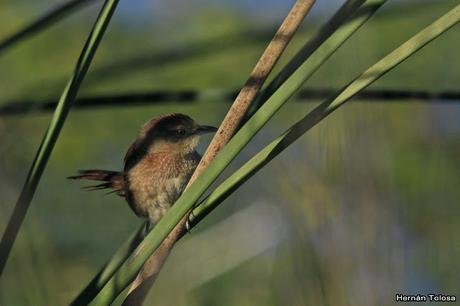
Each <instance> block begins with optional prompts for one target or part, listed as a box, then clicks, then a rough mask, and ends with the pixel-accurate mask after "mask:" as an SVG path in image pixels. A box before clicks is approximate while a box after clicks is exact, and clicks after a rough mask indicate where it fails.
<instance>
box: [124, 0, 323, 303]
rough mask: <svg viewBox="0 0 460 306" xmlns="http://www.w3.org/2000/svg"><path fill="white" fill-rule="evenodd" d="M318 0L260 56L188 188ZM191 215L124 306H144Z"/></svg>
mask: <svg viewBox="0 0 460 306" xmlns="http://www.w3.org/2000/svg"><path fill="white" fill-rule="evenodd" d="M314 3H315V0H297V1H296V3H295V4H294V6H293V7H292V9H291V10H290V11H289V13H288V15H287V16H286V18H285V19H284V21H283V23H282V24H281V26H280V27H279V29H278V31H277V32H276V34H275V36H274V37H273V39H272V40H271V41H270V43H269V45H268V46H267V48H266V49H265V51H264V53H263V54H262V56H261V57H260V59H259V61H258V62H257V64H256V66H255V67H254V69H253V71H252V72H251V74H250V76H249V78H248V80H247V81H246V83H245V85H244V86H243V88H242V89H241V91H240V92H239V94H238V96H237V97H236V99H235V101H234V102H233V104H232V106H231V107H230V109H229V111H228V113H227V115H226V116H225V118H224V120H223V121H222V123H221V125H220V127H219V130H218V131H217V132H216V135H215V136H214V138H213V139H212V141H211V143H210V144H209V147H208V149H207V150H206V152H205V154H204V156H203V158H202V159H201V162H200V164H199V165H198V167H197V168H196V170H195V172H194V174H193V176H192V178H191V179H190V181H189V183H188V185H187V188H188V186H190V185H191V184H192V183H193V182H194V181H195V179H196V178H197V177H198V175H199V174H200V173H201V172H202V170H203V169H204V168H205V167H206V166H207V165H208V164H209V163H210V162H211V161H212V160H213V159H214V157H215V156H216V155H217V153H218V152H219V151H220V150H221V149H222V147H223V146H224V145H225V144H226V143H227V142H228V141H229V140H230V138H231V137H232V136H233V135H234V133H235V132H236V130H237V128H238V126H239V124H240V122H241V121H242V119H243V117H244V116H245V114H246V112H247V111H248V109H249V107H250V106H251V103H252V102H253V101H254V99H255V97H256V96H257V94H258V93H259V91H260V89H261V88H262V85H263V83H264V81H265V80H266V78H267V76H268V75H269V73H270V72H271V71H272V69H273V67H274V66H275V64H276V62H277V61H278V60H279V58H280V57H281V54H282V53H283V51H284V49H285V48H286V46H287V45H288V43H289V42H290V40H291V38H292V37H293V35H294V33H295V32H296V31H297V29H298V28H299V26H300V24H301V23H302V20H303V19H304V17H305V16H306V15H307V13H308V12H309V11H310V9H311V7H312V6H313V4H314ZM187 220H188V216H186V217H184V218H183V219H182V220H181V221H180V222H179V223H178V224H177V225H176V227H175V228H174V229H173V230H172V231H171V233H170V234H169V235H168V237H166V239H165V240H164V241H163V243H162V244H161V245H160V247H159V248H158V249H157V250H156V251H155V252H154V253H153V254H152V256H151V257H150V258H149V259H148V260H147V262H146V263H145V264H144V266H143V267H142V269H141V271H140V272H139V274H138V275H137V277H136V279H135V280H134V282H133V283H132V284H131V287H130V289H129V293H128V296H127V298H126V299H125V301H124V302H123V306H140V305H142V303H143V301H144V299H145V298H146V296H147V294H148V291H149V289H150V287H151V286H152V285H153V283H154V282H155V279H156V278H157V276H158V274H159V272H160V270H161V268H162V267H163V264H164V262H165V261H166V259H167V258H168V256H169V253H170V252H171V250H172V248H173V247H174V245H175V243H176V242H177V241H178V240H179V239H180V238H181V237H182V236H183V234H184V228H185V224H186V222H187Z"/></svg>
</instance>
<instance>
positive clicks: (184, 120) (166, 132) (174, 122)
mask: <svg viewBox="0 0 460 306" xmlns="http://www.w3.org/2000/svg"><path fill="white" fill-rule="evenodd" d="M215 131H217V128H215V127H213V126H209V125H200V124H198V123H196V122H195V121H194V120H193V119H192V118H190V117H189V116H187V115H184V114H178V113H176V114H171V115H164V116H160V117H155V118H152V119H150V120H149V121H148V122H147V123H146V124H145V125H144V126H143V127H142V129H141V130H140V132H139V136H138V140H141V141H142V142H144V144H145V145H146V146H145V149H146V150H147V151H148V152H149V153H155V152H171V153H184V154H185V153H189V152H192V151H193V150H194V149H195V148H196V146H197V145H198V141H199V138H200V135H202V134H206V133H211V132H215Z"/></svg>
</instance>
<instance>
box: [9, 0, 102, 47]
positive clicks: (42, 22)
mask: <svg viewBox="0 0 460 306" xmlns="http://www.w3.org/2000/svg"><path fill="white" fill-rule="evenodd" d="M90 3H96V0H71V1H68V2H66V3H64V4H62V5H60V6H58V7H56V8H54V9H53V10H51V11H50V12H48V13H46V14H45V15H43V16H41V17H39V18H38V19H36V20H34V21H33V22H31V23H30V24H28V25H27V26H25V27H24V28H22V29H21V30H19V31H17V32H16V33H14V34H12V35H10V36H8V37H6V38H5V39H3V40H2V41H0V54H1V53H2V52H5V51H6V50H7V49H8V48H10V47H12V46H13V45H15V44H17V43H19V42H20V41H22V40H24V39H26V38H27V37H30V36H32V35H34V34H37V33H39V32H40V31H43V30H45V29H46V28H47V27H49V26H52V25H53V24H55V23H56V22H58V21H59V20H61V19H62V18H64V17H66V16H67V15H69V14H70V13H72V12H73V11H75V10H77V9H80V8H82V7H84V6H85V5H87V4H90Z"/></svg>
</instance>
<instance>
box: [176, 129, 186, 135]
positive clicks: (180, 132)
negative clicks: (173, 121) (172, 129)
mask: <svg viewBox="0 0 460 306" xmlns="http://www.w3.org/2000/svg"><path fill="white" fill-rule="evenodd" d="M176 133H177V134H179V135H185V130H184V129H178V130H177V131H176Z"/></svg>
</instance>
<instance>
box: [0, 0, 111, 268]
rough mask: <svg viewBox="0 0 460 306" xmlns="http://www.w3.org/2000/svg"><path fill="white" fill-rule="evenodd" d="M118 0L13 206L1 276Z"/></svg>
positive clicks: (94, 34) (96, 30) (88, 48)
mask: <svg viewBox="0 0 460 306" xmlns="http://www.w3.org/2000/svg"><path fill="white" fill-rule="evenodd" d="M117 3H118V0H106V1H105V2H104V5H103V6H102V8H101V11H100V13H99V16H98V17H97V19H96V22H95V24H94V26H93V29H92V30H91V33H90V34H89V36H88V39H87V41H86V43H85V45H84V47H83V50H82V52H81V54H80V57H79V58H78V61H77V64H76V67H75V69H74V72H73V75H72V77H71V78H70V80H69V82H68V83H67V86H66V87H65V89H64V91H63V93H62V95H61V98H60V99H59V103H58V105H57V107H56V110H55V112H54V114H53V117H52V118H51V122H50V125H49V127H48V129H47V131H46V132H45V135H44V137H43V140H42V142H41V144H40V147H39V149H38V151H37V153H36V155H35V158H34V161H33V162H32V166H31V168H30V170H29V173H28V175H27V178H26V181H25V183H24V186H23V188H22V191H21V194H20V196H19V199H18V201H17V203H16V205H15V207H14V210H13V214H12V216H11V218H10V220H9V221H8V224H7V226H6V229H5V232H4V233H3V236H2V240H1V242H0V275H1V274H2V272H3V269H4V268H5V265H6V262H7V260H8V256H9V254H10V252H11V248H12V247H13V244H14V241H15V240H16V237H17V234H18V232H19V229H20V227H21V225H22V222H23V221H24V218H25V215H26V213H27V210H28V208H29V206H30V203H31V201H32V198H33V196H34V193H35V190H36V189H37V186H38V183H39V181H40V178H41V176H42V174H43V171H44V169H45V167H46V164H47V162H48V160H49V157H50V155H51V152H52V150H53V148H54V145H55V143H56V141H57V139H58V137H59V133H60V132H61V129H62V126H63V125H64V122H65V120H66V118H67V114H68V113H69V110H70V108H71V106H72V104H73V102H74V100H75V97H76V95H77V92H78V89H79V88H80V85H81V83H82V81H83V79H84V77H85V75H86V72H87V71H88V68H89V65H90V63H91V61H92V59H93V57H94V54H95V52H96V50H97V47H98V46H99V43H100V41H101V39H102V36H103V35H104V33H105V30H106V28H107V25H108V23H109V21H110V19H111V17H112V14H113V12H114V10H115V8H116V5H117Z"/></svg>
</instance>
